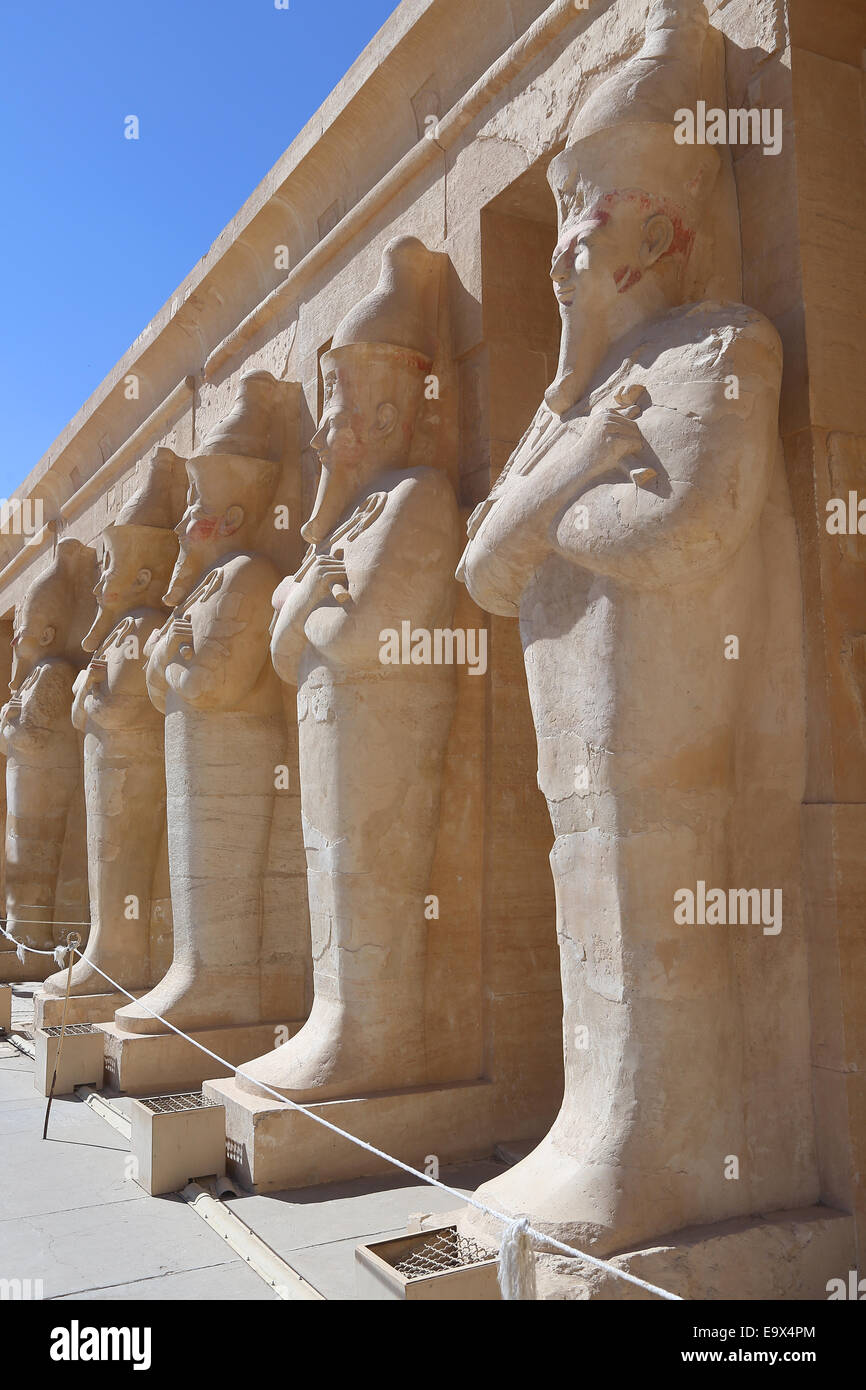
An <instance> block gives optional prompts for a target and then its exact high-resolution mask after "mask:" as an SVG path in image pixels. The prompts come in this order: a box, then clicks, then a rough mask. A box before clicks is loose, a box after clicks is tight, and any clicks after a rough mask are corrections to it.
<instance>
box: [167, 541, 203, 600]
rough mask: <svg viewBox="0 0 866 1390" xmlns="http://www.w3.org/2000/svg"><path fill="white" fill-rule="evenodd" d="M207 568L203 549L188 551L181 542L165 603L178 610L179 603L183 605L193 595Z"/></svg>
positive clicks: (192, 548) (196, 548) (193, 548)
mask: <svg viewBox="0 0 866 1390" xmlns="http://www.w3.org/2000/svg"><path fill="white" fill-rule="evenodd" d="M206 566H207V557H206V556H205V555H203V554H202V550H201V548H200V547H199V546H197V545H194V546H191V547H189V548H188V549H187V548H185V547H184V543H183V541H181V543H180V550H179V551H178V556H177V560H176V561H175V566H174V569H173V570H172V572H171V579H170V580H169V581H168V588H167V590H166V592H165V596H164V598H163V603H165V604H166V605H167V606H168V607H169V608H176V607H177V605H178V604H179V603H183V601H184V599H185V598H186V597H187V595H188V594H191V593H192V591H193V589H194V588H195V586H196V583H197V582H198V579H199V576H200V575H201V574H202V573H203V571H204V569H205V568H206Z"/></svg>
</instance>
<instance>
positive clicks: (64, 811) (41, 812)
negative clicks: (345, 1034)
mask: <svg viewBox="0 0 866 1390" xmlns="http://www.w3.org/2000/svg"><path fill="white" fill-rule="evenodd" d="M95 577H96V554H95V552H94V551H93V550H91V549H90V548H89V547H88V546H85V545H82V544H81V542H80V541H76V540H72V539H71V538H70V539H66V540H62V541H60V542H58V545H57V550H56V553H55V555H54V557H53V559H52V561H51V564H50V565H49V567H48V569H47V570H46V571H45V573H44V574H42V575H40V577H39V579H37V581H36V583H35V584H34V585H33V586H32V587H31V588H30V589H29V591H28V592H27V594H26V595H25V596H24V598H23V599H22V600H21V603H20V604H19V605H18V608H17V610H16V613H15V627H14V635H13V639H12V650H13V657H12V679H11V681H10V688H11V692H12V694H11V697H10V699H9V701H8V703H7V704H6V705H4V707H3V709H2V711H0V740H2V744H3V751H4V753H5V755H6V798H7V819H6V919H7V920H6V926H7V930H8V931H10V932H11V933H12V934H13V935H14V937H15V939H16V940H17V941H20V942H22V943H23V944H24V945H25V946H32V947H33V948H34V949H35V950H40V951H52V950H53V949H54V947H55V946H56V945H57V944H58V943H59V942H61V941H65V939H66V934H67V931H68V930H72V929H73V928H71V927H66V926H65V925H62V926H61V925H58V928H57V930H56V931H55V928H54V926H53V922H54V918H55V915H56V913H55V900H56V898H57V893H58V882H59V877H60V871H61V861H62V857H63V851H64V844H65V842H66V839H67V830H68V828H69V822H70V812H71V811H73V808H74V807H75V805H76V803H77V799H78V796H79V795H80V787H81V741H80V739H79V736H78V734H77V732H76V730H75V729H74V728H73V725H72V719H71V710H72V684H73V681H74V680H75V677H76V676H77V674H78V671H79V669H80V666H81V638H82V635H83V633H84V632H85V631H86V629H87V627H89V626H90V621H91V619H92V613H93V598H92V594H91V590H92V588H93V583H94V580H95ZM75 930H78V931H79V933H80V935H81V936H82V938H83V937H84V936H85V935H86V928H82V927H77V928H75ZM0 953H2V955H0V979H44V977H45V976H46V975H47V974H50V973H51V971H52V970H53V969H54V968H55V967H54V962H53V961H52V960H51V958H50V957H45V956H34V955H29V956H27V958H26V961H25V963H24V964H23V965H21V964H20V963H17V962H16V958H15V951H14V948H13V947H11V946H10V944H9V942H8V941H4V943H3V945H2V947H0Z"/></svg>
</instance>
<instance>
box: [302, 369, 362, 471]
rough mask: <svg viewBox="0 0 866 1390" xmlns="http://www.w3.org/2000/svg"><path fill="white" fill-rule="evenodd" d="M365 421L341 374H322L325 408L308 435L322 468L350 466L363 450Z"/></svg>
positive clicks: (330, 469)
mask: <svg viewBox="0 0 866 1390" xmlns="http://www.w3.org/2000/svg"><path fill="white" fill-rule="evenodd" d="M369 423H370V422H369V421H367V420H365V419H364V418H363V411H362V410H361V409H359V408H358V405H357V403H356V402H355V401H354V400H353V399H352V396H351V394H350V388H349V384H348V382H347V381H346V379H345V375H344V374H343V373H338V372H328V373H327V375H326V377H325V408H324V410H323V411H322V418H321V420H320V421H319V428H318V429H317V430H316V433H315V434H314V435H313V438H312V441H311V442H312V445H313V448H314V449H315V450H316V453H317V454H318V455H319V462H320V464H321V466H322V468H323V469H328V470H329V471H330V472H337V471H341V470H344V469H347V468H352V467H353V465H354V464H356V463H357V462H358V459H359V458H360V457H361V455H362V454H363V452H364V448H365V444H366V436H367V426H368V425H369Z"/></svg>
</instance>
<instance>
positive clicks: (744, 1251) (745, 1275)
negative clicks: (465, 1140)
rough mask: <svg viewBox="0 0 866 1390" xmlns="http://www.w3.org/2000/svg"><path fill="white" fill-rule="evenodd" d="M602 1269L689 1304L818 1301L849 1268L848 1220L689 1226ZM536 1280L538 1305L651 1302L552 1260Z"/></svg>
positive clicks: (570, 1263) (818, 1210) (841, 1215)
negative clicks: (614, 1270) (613, 1268)
mask: <svg viewBox="0 0 866 1390" xmlns="http://www.w3.org/2000/svg"><path fill="white" fill-rule="evenodd" d="M440 1220H441V1218H440ZM610 1263H611V1264H613V1265H616V1266H617V1267H618V1268H619V1269H625V1270H628V1272H629V1274H635V1275H637V1277H638V1278H639V1279H646V1280H648V1282H649V1283H651V1284H657V1285H658V1286H659V1288H662V1289H667V1290H668V1291H669V1292H670V1293H676V1294H679V1296H680V1298H685V1299H690V1300H692V1299H693V1300H697V1301H707V1300H708V1301H715V1300H719V1299H732V1300H735V1301H738V1302H739V1301H743V1302H750V1301H763V1300H768V1299H781V1300H785V1301H793V1302H799V1301H803V1300H814V1299H818V1300H821V1301H825V1300H826V1299H827V1282H828V1280H830V1279H842V1280H847V1277H848V1271H849V1270H850V1269H854V1268H855V1266H856V1260H855V1250H854V1219H853V1217H851V1216H849V1215H848V1214H847V1212H841V1211H836V1210H835V1209H833V1208H832V1207H803V1208H800V1209H799V1210H796V1211H778V1212H772V1213H770V1215H768V1216H756V1217H753V1218H745V1219H741V1220H736V1221H724V1222H720V1223H719V1224H718V1225H713V1226H694V1227H690V1228H689V1229H688V1230H684V1231H678V1232H677V1233H676V1235H674V1236H671V1237H670V1238H669V1240H666V1241H665V1242H664V1243H662V1242H657V1243H656V1244H654V1245H645V1246H642V1247H641V1248H640V1249H639V1250H634V1251H631V1252H629V1253H627V1254H622V1255H612V1256H611V1257H610ZM536 1280H537V1288H538V1297H539V1299H545V1300H548V1299H581V1300H588V1299H593V1300H596V1299H598V1300H604V1301H612V1302H630V1301H632V1300H643V1299H656V1298H657V1295H655V1294H650V1293H646V1292H644V1290H643V1289H639V1288H636V1287H635V1286H634V1285H633V1284H627V1283H626V1282H625V1280H624V1279H617V1277H616V1275H614V1274H608V1273H607V1272H606V1271H604V1270H593V1269H591V1268H590V1267H589V1266H587V1265H585V1264H582V1263H581V1261H580V1260H570V1259H566V1258H565V1257H562V1258H560V1257H558V1256H555V1255H541V1256H539V1257H538V1261H537V1269H536ZM659 1301H660V1300H659Z"/></svg>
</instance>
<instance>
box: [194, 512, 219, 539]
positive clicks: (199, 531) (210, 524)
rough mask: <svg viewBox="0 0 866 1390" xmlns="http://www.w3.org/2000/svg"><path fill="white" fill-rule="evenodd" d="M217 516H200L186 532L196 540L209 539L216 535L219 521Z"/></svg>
mask: <svg viewBox="0 0 866 1390" xmlns="http://www.w3.org/2000/svg"><path fill="white" fill-rule="evenodd" d="M221 520H222V518H221V517H219V516H202V517H199V519H198V520H197V521H195V522H194V523H193V526H192V530H191V531H189V532H188V534H189V535H190V536H192V537H194V538H195V540H197V541H209V540H211V539H212V537H213V536H214V535H216V532H217V528H218V527H219V524H220V521H221Z"/></svg>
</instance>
